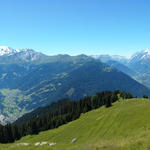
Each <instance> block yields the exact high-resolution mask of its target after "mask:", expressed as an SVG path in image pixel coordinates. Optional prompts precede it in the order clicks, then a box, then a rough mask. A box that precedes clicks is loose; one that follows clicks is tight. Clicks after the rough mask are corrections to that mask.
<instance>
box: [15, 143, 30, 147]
mask: <svg viewBox="0 0 150 150" xmlns="http://www.w3.org/2000/svg"><path fill="white" fill-rule="evenodd" d="M28 145H30V144H29V143H17V146H28Z"/></svg>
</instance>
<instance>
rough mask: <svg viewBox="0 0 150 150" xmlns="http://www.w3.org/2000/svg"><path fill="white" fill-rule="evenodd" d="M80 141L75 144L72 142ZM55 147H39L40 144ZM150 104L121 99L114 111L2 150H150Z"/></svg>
mask: <svg viewBox="0 0 150 150" xmlns="http://www.w3.org/2000/svg"><path fill="white" fill-rule="evenodd" d="M74 138H77V141H76V142H75V143H74V144H71V141H72V139H74ZM43 141H47V142H48V143H52V142H56V145H55V146H49V145H48V144H47V145H44V146H35V145H34V144H35V143H36V142H43ZM149 141H150V101H149V100H145V99H131V100H121V101H119V102H116V103H114V104H113V106H112V107H110V108H105V107H102V108H99V109H96V110H94V111H91V112H88V113H86V114H82V115H81V117H80V118H79V119H78V120H76V121H73V122H71V123H68V124H66V125H63V126H61V127H59V128H57V129H54V130H49V131H45V132H42V133H40V134H39V135H34V136H26V137H24V138H22V139H21V140H20V141H17V143H24V142H25V143H29V144H30V145H29V146H17V143H13V144H8V145H0V149H2V150H18V149H21V150H34V149H35V150H36V149H37V150H49V149H52V150H75V149H77V150H101V149H105V150H112V149H113V150H122V149H125V150H126V149H127V150H130V149H132V150H134V149H135V150H139V149H140V150H146V149H150V142H149Z"/></svg>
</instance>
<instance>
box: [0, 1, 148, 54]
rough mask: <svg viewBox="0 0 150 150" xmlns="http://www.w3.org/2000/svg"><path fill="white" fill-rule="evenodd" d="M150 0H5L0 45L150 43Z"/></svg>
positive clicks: (73, 47) (130, 49)
mask: <svg viewBox="0 0 150 150" xmlns="http://www.w3.org/2000/svg"><path fill="white" fill-rule="evenodd" d="M149 7H150V1H149V0H1V1H0V45H1V46H10V47H12V48H33V49H35V50H38V51H41V52H43V53H47V54H49V55H54V54H58V53H61V54H64V53H67V54H71V55H76V54H81V53H84V54H88V55H91V54H119V55H126V56H128V55H131V54H132V53H134V52H136V51H139V50H142V49H145V48H150V8H149Z"/></svg>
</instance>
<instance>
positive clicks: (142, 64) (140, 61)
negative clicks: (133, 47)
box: [128, 49, 150, 74]
mask: <svg viewBox="0 0 150 150" xmlns="http://www.w3.org/2000/svg"><path fill="white" fill-rule="evenodd" d="M149 64H150V50H149V49H146V50H143V51H140V52H137V53H135V54H134V55H133V56H132V57H131V58H130V59H129V62H128V66H129V67H130V68H131V69H133V70H136V71H137V72H138V73H142V74H143V73H148V72H150V65H149Z"/></svg>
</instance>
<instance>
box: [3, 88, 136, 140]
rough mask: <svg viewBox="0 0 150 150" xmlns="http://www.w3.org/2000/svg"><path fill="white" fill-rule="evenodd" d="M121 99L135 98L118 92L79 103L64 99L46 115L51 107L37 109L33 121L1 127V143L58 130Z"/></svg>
mask: <svg viewBox="0 0 150 150" xmlns="http://www.w3.org/2000/svg"><path fill="white" fill-rule="evenodd" d="M119 97H122V98H123V99H127V98H133V96H132V95H131V94H130V93H125V92H122V91H119V90H117V91H113V92H112V91H104V92H100V93H96V94H95V95H93V96H88V97H85V98H83V99H80V100H79V101H71V100H69V99H63V100H60V101H58V102H55V104H54V103H52V104H51V105H50V106H55V107H53V109H52V110H48V109H47V110H46V111H45V113H40V112H41V111H43V110H45V108H51V107H47V106H46V107H43V108H41V109H37V111H39V112H38V113H37V114H39V115H36V116H34V117H33V118H32V119H31V120H28V119H26V118H24V120H22V121H23V123H21V122H17V123H13V124H7V125H5V126H2V125H0V143H12V142H14V141H16V140H19V139H20V138H21V137H23V136H26V135H32V134H38V133H39V132H41V131H45V130H49V129H54V128H57V127H59V126H61V125H63V124H66V123H68V122H70V121H73V120H76V119H78V118H79V117H80V115H81V113H86V112H88V111H90V110H93V109H96V108H99V107H101V106H104V105H105V106H106V107H110V106H112V103H113V102H116V101H118V100H119Z"/></svg>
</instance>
